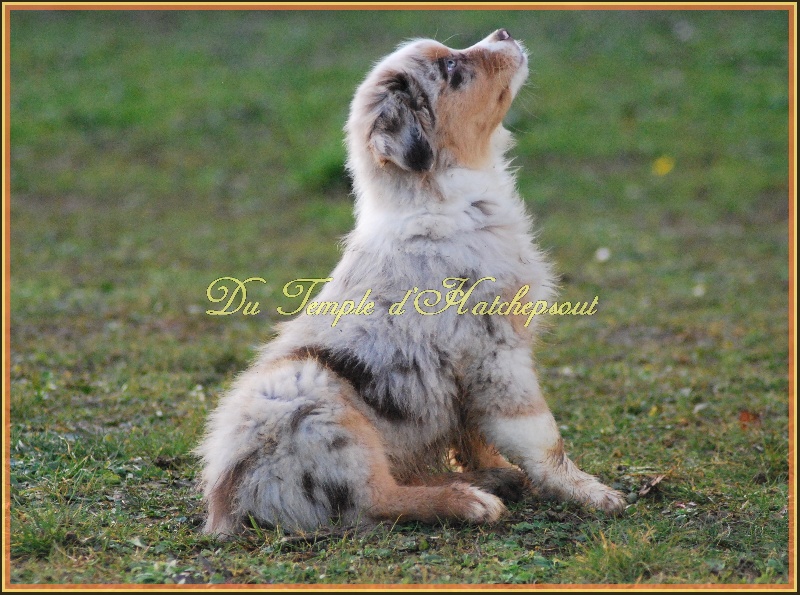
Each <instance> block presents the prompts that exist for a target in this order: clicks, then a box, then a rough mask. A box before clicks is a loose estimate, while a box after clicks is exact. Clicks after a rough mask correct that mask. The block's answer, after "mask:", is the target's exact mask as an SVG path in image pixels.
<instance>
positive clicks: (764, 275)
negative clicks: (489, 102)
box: [6, 11, 794, 585]
mask: <svg viewBox="0 0 800 595" xmlns="http://www.w3.org/2000/svg"><path fill="white" fill-rule="evenodd" d="M786 14H787V13H786V12H781V11H730V12H726V11H719V12H718V11H688V12H670V11H644V12H635V11H631V12H628V11H624V12H614V11H609V12H573V11H566V12H561V11H543V12H536V11H533V12H527V11H514V12H508V13H502V12H497V11H491V12H483V11H474V12H457V13H454V12H432V13H429V14H426V15H420V14H419V13H413V12H402V11H381V12H361V11H353V12H334V13H324V14H323V13H316V12H252V13H244V12H228V11H225V12H217V11H210V12H102V11H101V12H95V11H86V12H80V11H78V12H46V11H13V12H12V13H11V81H12V85H11V139H12V146H11V183H12V196H11V246H12V252H11V271H12V275H11V369H10V407H11V418H10V444H9V449H10V452H9V453H8V454H9V456H10V481H11V492H10V494H9V498H10V501H11V502H10V504H11V508H10V513H9V515H10V523H11V525H10V526H11V536H10V556H11V565H10V569H11V573H10V576H7V577H6V580H7V581H10V583H11V584H12V585H21V584H33V583H38V584H42V583H61V584H75V583H90V584H94V583H126V584H140V583H226V582H231V583H318V582H319V583H331V584H339V583H404V584H409V583H413V584H418V583H549V584H565V583H643V584H648V583H649V584H662V583H668V584H678V583H685V584H740V583H758V584H762V585H778V584H788V583H789V582H791V581H793V580H794V577H793V575H792V576H790V572H789V555H788V542H789V530H790V519H789V513H788V512H787V505H788V503H789V497H790V493H789V464H788V445H789V441H790V439H793V436H792V437H790V435H789V425H788V418H789V409H788V401H789V399H788V398H787V395H788V392H789V382H788V381H789V379H788V358H789V351H788V342H787V337H788V331H789V329H788V320H787V312H788V307H789V304H788V288H789V282H790V281H789V271H788V264H787V263H788V237H787V229H788V225H787V221H788V209H787V193H788V178H787V171H788V156H787V146H788V136H787V114H788V109H789V100H788V89H787V86H788V81H787V72H788V56H787V39H788V24H787V17H786ZM500 26H504V27H507V28H509V30H510V31H511V32H512V34H513V35H514V36H515V37H518V38H520V39H523V40H525V42H526V44H527V46H528V48H529V49H530V53H531V64H532V73H531V79H530V81H531V82H530V84H529V85H528V86H527V87H526V89H524V90H523V92H522V93H521V96H520V97H519V98H518V99H517V102H516V103H515V106H514V108H513V109H512V112H511V113H510V114H509V116H508V118H507V125H508V127H510V128H511V129H512V130H513V131H515V133H516V137H517V140H518V144H517V148H516V149H515V150H514V153H515V155H517V158H516V161H515V164H516V165H519V166H520V167H521V170H520V179H519V184H520V189H521V192H522V194H523V195H524V196H525V197H526V199H527V200H528V205H529V208H530V210H531V211H532V212H533V213H535V214H536V216H537V225H538V226H539V229H540V234H539V241H540V243H541V244H542V245H543V246H544V247H546V248H547V249H548V250H549V252H550V254H551V257H552V258H553V260H554V261H555V263H556V266H557V268H558V270H559V271H560V272H561V273H562V274H563V278H562V284H563V291H562V294H563V296H564V299H565V300H571V301H576V300H585V299H587V297H586V296H590V297H591V296H594V295H598V296H599V297H600V302H599V307H598V313H597V314H596V315H594V316H591V317H558V318H557V319H555V320H554V323H553V325H552V328H551V331H550V332H549V334H548V335H547V336H546V337H545V339H544V342H543V344H542V345H541V346H540V347H539V349H538V350H537V358H538V360H539V362H540V367H541V376H542V382H543V385H544V388H545V391H546V393H547V394H548V395H549V397H548V399H549V402H550V404H551V407H552V409H553V410H554V412H555V414H556V417H557V419H558V421H559V424H560V425H561V427H562V432H563V434H564V438H565V441H566V443H567V445H568V450H569V451H570V452H571V453H572V454H573V456H574V457H575V458H576V459H577V461H578V462H579V463H580V464H581V466H582V467H583V468H585V469H587V470H588V471H590V472H593V473H596V474H598V475H600V476H601V477H602V478H603V479H604V480H605V481H606V482H608V483H610V484H614V485H615V486H616V487H618V488H620V489H623V490H624V491H625V492H627V493H628V494H629V500H630V501H631V503H632V505H631V506H630V507H629V509H628V510H627V512H626V514H625V515H624V516H623V517H621V518H607V517H604V516H603V515H601V514H595V513H592V512H589V511H585V510H582V509H580V508H579V507H576V506H573V505H569V504H554V503H549V502H538V501H535V500H528V501H525V502H523V503H520V504H518V505H515V506H514V507H512V509H511V515H510V518H509V519H508V520H507V521H506V522H504V523H502V524H500V525H498V526H492V527H489V526H457V525H445V526H435V527H429V526H423V525H417V524H413V523H411V524H398V525H394V526H382V527H379V528H377V529H374V530H372V531H369V532H365V533H346V534H343V535H342V534H340V535H324V534H320V535H315V536H309V537H308V539H306V540H286V539H284V538H283V535H282V534H279V533H278V532H274V531H265V530H263V529H260V528H257V527H254V528H253V530H251V531H249V532H248V533H247V534H245V535H244V536H242V537H241V538H240V539H237V540H234V541H231V542H227V543H217V542H214V541H213V540H210V539H208V538H207V537H204V536H202V535H201V534H200V532H199V526H200V524H201V522H202V514H203V513H202V509H201V505H200V501H199V498H198V495H197V493H196V492H195V490H194V487H193V486H194V481H195V476H196V473H197V471H198V466H197V463H196V461H195V460H194V459H193V458H192V457H191V455H190V450H191V448H192V447H193V446H194V445H195V444H196V443H197V441H198V440H199V437H200V433H201V431H202V425H203V422H204V419H205V416H206V414H207V413H208V411H209V410H210V409H211V408H212V407H213V406H214V404H215V402H216V400H217V398H218V397H219V395H220V394H221V393H222V391H224V390H225V388H226V387H227V386H228V385H229V384H230V382H231V380H232V378H233V376H234V375H235V374H236V373H237V372H238V371H241V370H242V369H244V368H245V366H246V365H247V363H248V361H249V360H250V358H251V357H253V355H254V348H255V346H257V345H258V344H260V343H262V342H263V341H265V340H267V339H269V337H270V336H271V332H272V325H273V324H274V323H275V322H278V320H279V319H280V318H281V317H280V316H279V315H278V314H277V313H276V311H275V309H276V308H277V307H278V306H283V307H287V306H288V304H287V303H286V298H284V297H283V296H282V295H281V293H280V291H281V288H282V286H283V284H284V283H286V282H288V281H290V280H292V279H295V278H297V277H301V276H304V277H316V276H325V275H327V273H328V272H329V271H330V269H331V268H332V266H333V265H334V264H335V262H336V261H337V259H338V256H339V252H338V250H337V247H336V243H337V241H338V240H339V238H340V237H341V236H342V235H343V234H344V233H346V232H347V231H348V230H349V228H350V227H351V225H352V215H351V206H352V205H351V199H350V198H349V197H348V192H349V186H348V181H347V179H346V177H345V176H344V174H343V170H342V162H343V159H344V151H343V147H342V142H341V139H342V133H341V128H342V126H343V124H344V121H345V118H346V116H347V107H348V102H349V99H350V97H351V94H352V92H353V90H354V88H355V86H356V85H357V84H358V82H359V80H360V79H361V77H363V76H364V74H365V73H366V71H367V70H368V69H369V67H370V64H371V63H372V62H373V61H374V60H376V59H378V58H379V57H381V56H383V55H385V54H386V53H388V52H389V51H390V50H391V49H392V48H393V47H394V46H395V45H396V44H397V43H398V42H399V41H401V40H403V39H405V38H409V37H414V36H436V37H437V38H438V39H441V40H449V42H448V43H449V44H450V45H452V46H456V47H459V46H460V47H464V46H467V45H470V44H471V43H473V42H474V41H476V40H477V39H480V38H481V37H483V36H484V35H486V34H487V33H488V32H490V31H491V30H493V29H494V28H497V27H500ZM600 248H605V249H606V251H607V254H608V255H609V258H607V259H602V258H601V259H598V258H596V254H598V249H600ZM221 276H233V277H238V278H241V279H244V278H247V277H251V276H260V277H263V278H265V279H266V280H267V281H268V283H267V284H266V285H259V287H254V288H253V290H252V291H253V292H254V293H253V298H254V299H257V300H258V301H259V302H260V303H261V305H262V307H261V310H262V312H261V313H260V314H258V315H257V316H251V317H247V316H241V315H235V316H226V317H213V316H208V315H206V314H205V310H206V309H207V308H209V307H210V304H209V302H208V301H207V300H206V295H205V291H206V288H207V287H208V285H209V283H211V282H212V281H213V280H214V279H216V278H218V277H221ZM658 475H665V476H666V477H665V479H664V480H663V481H661V483H659V484H658V485H656V486H655V487H653V488H652V490H651V491H650V492H649V493H647V494H646V495H643V496H639V495H638V491H639V489H640V488H641V487H642V486H643V485H645V484H646V483H647V482H648V481H650V480H652V479H653V478H654V477H656V476H658ZM792 524H793V520H792ZM792 526H793V525H792Z"/></svg>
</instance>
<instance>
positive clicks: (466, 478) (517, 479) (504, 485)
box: [410, 463, 530, 502]
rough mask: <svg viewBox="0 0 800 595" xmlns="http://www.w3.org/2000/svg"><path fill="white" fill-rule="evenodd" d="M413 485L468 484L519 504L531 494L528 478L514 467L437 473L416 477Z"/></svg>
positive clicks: (504, 500) (505, 500) (503, 499)
mask: <svg viewBox="0 0 800 595" xmlns="http://www.w3.org/2000/svg"><path fill="white" fill-rule="evenodd" d="M410 483H411V485H426V486H445V485H451V484H454V483H466V484H469V485H471V486H474V487H476V488H478V489H480V490H482V491H484V492H488V493H490V494H493V495H494V496H497V497H498V498H500V499H501V500H502V501H503V502H519V501H520V500H522V499H524V498H525V496H526V495H528V494H529V493H530V482H529V481H528V478H527V476H526V475H525V474H524V473H523V472H522V471H520V470H519V469H518V468H516V467H514V466H513V465H510V464H508V463H507V464H506V466H504V467H493V468H485V469H479V470H476V471H464V472H457V471H454V472H451V473H437V474H434V475H425V476H420V477H415V478H414V479H413V480H412V481H411V482H410Z"/></svg>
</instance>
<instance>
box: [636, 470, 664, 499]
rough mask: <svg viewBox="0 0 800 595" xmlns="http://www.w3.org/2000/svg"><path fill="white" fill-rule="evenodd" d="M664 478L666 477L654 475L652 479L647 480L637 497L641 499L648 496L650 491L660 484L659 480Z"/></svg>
mask: <svg viewBox="0 0 800 595" xmlns="http://www.w3.org/2000/svg"><path fill="white" fill-rule="evenodd" d="M665 477H666V475H656V476H655V477H652V478H650V479H649V480H647V483H645V484H644V485H643V486H642V487H641V489H640V490H639V496H640V497H641V496H646V495H647V494H649V493H650V490H652V489H653V488H654V487H656V486H657V485H658V484H660V483H661V480H663V479H664V478H665Z"/></svg>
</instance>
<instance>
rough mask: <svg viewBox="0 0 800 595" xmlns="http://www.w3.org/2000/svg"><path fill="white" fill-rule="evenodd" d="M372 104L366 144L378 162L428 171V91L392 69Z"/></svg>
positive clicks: (430, 123) (431, 157)
mask: <svg viewBox="0 0 800 595" xmlns="http://www.w3.org/2000/svg"><path fill="white" fill-rule="evenodd" d="M373 105H374V109H373V113H374V114H375V121H374V123H373V125H372V127H371V129H370V132H369V147H370V149H371V150H372V154H373V155H374V156H375V159H376V160H377V161H378V163H379V164H380V165H381V166H383V165H385V164H386V162H388V161H391V162H392V163H394V164H395V165H397V166H398V167H401V168H402V169H405V170H407V171H414V172H426V171H430V169H431V167H432V166H433V160H434V154H433V146H432V143H431V139H430V136H431V134H432V131H433V124H434V118H433V113H432V110H431V106H430V101H429V99H428V95H427V93H425V91H424V90H423V89H422V88H421V87H420V86H419V84H418V83H417V82H416V81H415V80H414V79H413V78H412V77H411V76H409V75H408V74H406V73H394V74H391V75H389V76H387V77H386V78H385V79H384V80H383V81H382V83H381V84H380V85H379V86H378V87H377V88H376V94H375V99H374V104H373Z"/></svg>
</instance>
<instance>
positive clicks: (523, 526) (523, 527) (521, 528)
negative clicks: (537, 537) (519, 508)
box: [511, 523, 538, 533]
mask: <svg viewBox="0 0 800 595" xmlns="http://www.w3.org/2000/svg"><path fill="white" fill-rule="evenodd" d="M537 528H538V527H537V526H536V525H534V524H533V523H517V524H516V525H512V526H511V530H512V531H514V533H527V532H528V531H534V530H536V529H537Z"/></svg>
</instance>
